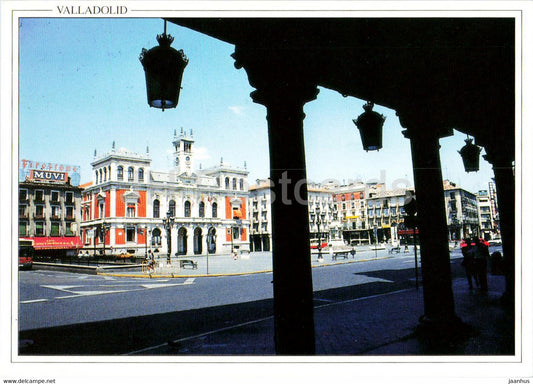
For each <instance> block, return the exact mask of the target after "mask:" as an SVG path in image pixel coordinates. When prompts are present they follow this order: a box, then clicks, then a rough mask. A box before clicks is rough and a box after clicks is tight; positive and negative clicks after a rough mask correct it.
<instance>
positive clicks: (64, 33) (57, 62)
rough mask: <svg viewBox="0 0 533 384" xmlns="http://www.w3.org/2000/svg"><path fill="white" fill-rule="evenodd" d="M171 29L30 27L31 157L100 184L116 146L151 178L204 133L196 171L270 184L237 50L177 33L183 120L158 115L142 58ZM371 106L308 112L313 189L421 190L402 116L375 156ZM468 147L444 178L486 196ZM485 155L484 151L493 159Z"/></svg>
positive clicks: (27, 104) (26, 119)
mask: <svg viewBox="0 0 533 384" xmlns="http://www.w3.org/2000/svg"><path fill="white" fill-rule="evenodd" d="M162 32H163V21H162V20H161V19H159V18H154V19H142V18H138V19H129V18H128V19H118V18H117V19H105V18H103V19H79V18H77V19H76V18H71V19H68V18H49V19H47V18H25V19H21V22H20V89H19V91H20V120H19V121H20V143H19V147H20V156H21V158H26V159H31V160H36V161H47V162H52V163H63V164H73V165H79V166H81V170H82V172H81V181H82V182H86V181H90V178H91V166H90V163H91V161H92V160H93V154H94V150H95V149H96V150H97V152H98V153H99V154H102V153H104V152H107V151H109V150H110V149H111V145H112V142H113V141H115V142H116V145H117V147H119V148H120V147H124V148H127V149H129V150H131V151H134V152H138V153H144V152H145V150H146V147H147V146H149V147H150V154H151V157H152V159H153V161H152V169H155V170H166V169H168V168H169V167H170V162H171V158H170V156H169V154H170V151H171V140H172V135H173V132H174V130H175V129H177V130H178V131H179V130H180V128H181V127H183V128H184V129H186V130H191V129H192V130H193V132H194V137H195V140H196V149H197V160H196V165H197V166H198V164H199V163H201V164H202V166H203V167H208V166H211V165H216V164H217V163H218V162H219V161H220V158H221V157H223V158H224V161H225V162H227V163H229V164H232V165H234V166H243V164H244V162H245V161H246V163H247V167H248V170H249V172H250V183H252V182H253V181H254V180H255V179H257V178H266V177H268V175H269V166H268V139H267V122H266V119H265V116H266V109H265V107H264V106H262V105H259V104H255V103H253V102H252V100H251V98H250V97H249V94H250V92H252V91H253V90H254V89H253V88H252V87H251V86H250V85H249V83H248V80H247V76H246V72H245V71H244V69H241V70H237V69H235V67H234V66H233V63H234V61H233V59H232V58H231V57H230V55H231V53H233V51H234V47H233V46H232V45H230V44H226V43H224V42H221V41H219V40H216V39H213V38H210V37H207V36H204V35H201V34H199V33H197V32H194V31H191V30H188V29H186V28H182V27H178V26H176V25H174V24H170V23H169V24H168V27H167V32H168V33H169V34H171V35H172V36H174V37H175V40H174V43H173V44H172V46H173V47H174V48H176V49H183V50H184V51H185V54H186V55H187V57H188V58H189V64H188V66H187V67H186V68H185V73H184V77H183V83H182V87H183V89H182V91H181V95H180V101H179V105H178V107H177V108H176V109H171V110H165V112H161V110H158V109H154V108H149V106H148V104H147V102H146V89H145V80H144V71H143V69H142V65H141V63H140V62H139V59H138V57H139V54H140V52H141V49H142V48H147V49H149V48H151V47H153V46H155V45H157V41H156V39H155V37H156V35H157V34H159V33H162ZM364 102H365V101H364V100H358V99H355V98H351V97H348V98H344V97H343V96H341V95H340V94H339V93H337V92H334V91H331V90H328V89H324V88H320V93H319V95H318V97H317V99H316V100H314V101H312V102H309V103H307V104H306V106H305V113H306V119H305V121H304V126H305V128H304V130H305V143H306V158H307V166H308V168H307V175H308V179H310V180H312V181H316V182H320V181H323V180H326V179H330V178H333V179H336V180H338V181H340V182H342V181H343V180H345V181H348V180H355V179H360V180H362V181H368V180H370V179H378V180H382V181H385V182H387V185H388V186H389V187H390V186H391V185H392V184H393V183H394V182H395V181H396V182H399V181H400V180H408V183H410V184H411V185H412V183H413V177H412V173H413V172H412V164H411V154H410V146H409V141H408V140H407V139H405V138H404V137H403V135H402V134H401V131H402V130H403V128H402V127H401V126H400V124H399V121H398V119H397V117H396V116H395V111H393V110H390V109H387V108H382V107H380V106H376V107H375V108H374V110H376V111H378V112H380V113H383V114H384V115H385V116H386V121H385V126H384V133H383V149H381V150H380V151H379V152H365V151H364V150H363V149H362V145H361V140H360V136H359V131H358V130H357V129H356V127H355V125H354V124H353V122H352V119H354V118H356V117H357V116H358V115H359V114H360V113H362V112H363V109H362V105H363V104H364ZM465 138H466V136H465V135H464V134H462V133H460V132H457V131H456V134H455V135H454V136H452V137H448V138H444V139H441V161H442V170H443V177H444V178H448V179H450V180H452V181H455V182H457V183H458V184H460V185H461V186H462V187H464V188H465V189H467V190H470V191H472V192H477V191H478V190H479V189H487V183H488V182H489V181H490V179H491V178H492V177H493V173H492V169H491V167H490V164H488V163H487V162H485V161H484V160H483V159H481V164H480V166H481V167H480V171H479V172H477V173H470V174H467V173H465V172H464V169H463V166H462V162H461V158H460V156H459V154H458V153H457V150H459V149H460V148H461V147H462V146H463V145H464V139H465ZM483 153H484V151H483V152H482V154H483Z"/></svg>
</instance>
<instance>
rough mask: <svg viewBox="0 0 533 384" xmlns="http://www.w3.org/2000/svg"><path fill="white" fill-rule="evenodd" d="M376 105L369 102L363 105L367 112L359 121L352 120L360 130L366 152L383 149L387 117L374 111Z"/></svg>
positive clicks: (360, 116)
mask: <svg viewBox="0 0 533 384" xmlns="http://www.w3.org/2000/svg"><path fill="white" fill-rule="evenodd" d="M372 108H374V103H372V102H371V101H368V102H367V103H366V104H365V105H363V109H364V110H365V111H364V112H363V113H362V114H361V115H359V117H358V118H357V119H354V120H352V121H353V122H354V124H355V125H356V126H357V128H359V133H360V134H361V141H362V143H363V148H364V150H365V151H367V152H368V151H376V150H377V151H379V150H380V148H381V147H382V137H383V123H384V122H385V116H383V115H381V114H379V113H377V112H375V111H372Z"/></svg>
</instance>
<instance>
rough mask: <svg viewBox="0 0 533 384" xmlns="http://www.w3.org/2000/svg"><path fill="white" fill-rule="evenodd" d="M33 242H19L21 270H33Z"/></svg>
mask: <svg viewBox="0 0 533 384" xmlns="http://www.w3.org/2000/svg"><path fill="white" fill-rule="evenodd" d="M34 252H35V249H34V248H33V240H19V269H31V268H32V267H33V255H34Z"/></svg>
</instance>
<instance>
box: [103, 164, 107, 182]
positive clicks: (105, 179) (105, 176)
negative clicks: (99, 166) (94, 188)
mask: <svg viewBox="0 0 533 384" xmlns="http://www.w3.org/2000/svg"><path fill="white" fill-rule="evenodd" d="M104 181H107V167H105V168H104Z"/></svg>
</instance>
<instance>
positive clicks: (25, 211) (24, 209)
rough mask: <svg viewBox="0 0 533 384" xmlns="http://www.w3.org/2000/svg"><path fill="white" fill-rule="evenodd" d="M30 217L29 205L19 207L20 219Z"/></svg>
mask: <svg viewBox="0 0 533 384" xmlns="http://www.w3.org/2000/svg"><path fill="white" fill-rule="evenodd" d="M26 217H28V206H27V205H24V204H22V205H19V218H26Z"/></svg>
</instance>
